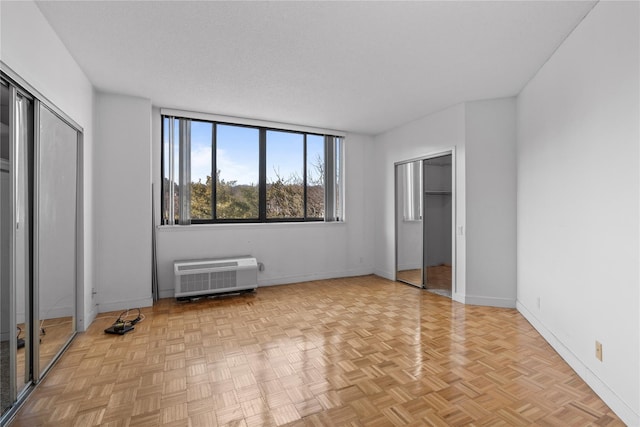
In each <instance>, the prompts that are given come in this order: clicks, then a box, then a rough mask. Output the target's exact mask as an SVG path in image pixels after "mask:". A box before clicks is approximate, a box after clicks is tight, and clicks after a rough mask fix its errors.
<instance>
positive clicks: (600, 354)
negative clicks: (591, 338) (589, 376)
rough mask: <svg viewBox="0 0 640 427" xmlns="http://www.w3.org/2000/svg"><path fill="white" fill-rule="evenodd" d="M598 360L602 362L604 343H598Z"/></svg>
mask: <svg viewBox="0 0 640 427" xmlns="http://www.w3.org/2000/svg"><path fill="white" fill-rule="evenodd" d="M596 359H598V360H599V361H601V362H602V343H601V342H600V341H596Z"/></svg>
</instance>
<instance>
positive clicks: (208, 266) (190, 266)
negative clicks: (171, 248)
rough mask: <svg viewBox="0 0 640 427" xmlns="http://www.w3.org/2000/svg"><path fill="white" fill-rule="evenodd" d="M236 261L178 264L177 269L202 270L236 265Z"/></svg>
mask: <svg viewBox="0 0 640 427" xmlns="http://www.w3.org/2000/svg"><path fill="white" fill-rule="evenodd" d="M237 266H238V261H231V262H212V263H209V264H207V263H202V264H184V265H179V266H178V271H191V270H204V269H211V268H222V267H237Z"/></svg>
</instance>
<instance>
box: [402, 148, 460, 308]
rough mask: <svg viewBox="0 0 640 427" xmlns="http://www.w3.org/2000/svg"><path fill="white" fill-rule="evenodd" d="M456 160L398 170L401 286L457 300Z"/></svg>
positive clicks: (428, 159) (440, 156)
mask: <svg viewBox="0 0 640 427" xmlns="http://www.w3.org/2000/svg"><path fill="white" fill-rule="evenodd" d="M454 159H455V154H454V151H453V150H449V151H446V152H442V153H437V154H434V155H429V156H425V157H423V158H419V159H413V160H409V161H405V162H399V163H396V165H395V176H396V186H395V188H396V210H395V211H396V221H395V222H396V280H398V281H401V282H404V283H407V284H410V285H413V286H417V287H420V288H424V289H426V290H428V291H430V292H434V293H437V294H439V295H443V296H447V297H449V298H451V295H452V292H453V289H454V286H455V280H454V277H455V273H454V271H455V269H454V261H455V256H454V254H455V233H454V229H455V185H454V182H455V162H454Z"/></svg>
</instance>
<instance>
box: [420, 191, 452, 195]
mask: <svg viewBox="0 0 640 427" xmlns="http://www.w3.org/2000/svg"><path fill="white" fill-rule="evenodd" d="M424 194H427V195H447V194H448V195H451V191H438V190H427V191H425V192H424Z"/></svg>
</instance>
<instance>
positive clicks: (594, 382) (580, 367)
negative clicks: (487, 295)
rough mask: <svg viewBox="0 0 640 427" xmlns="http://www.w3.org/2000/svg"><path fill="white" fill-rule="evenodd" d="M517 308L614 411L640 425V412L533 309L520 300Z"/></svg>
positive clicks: (634, 424)
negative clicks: (570, 347) (617, 392)
mask: <svg viewBox="0 0 640 427" xmlns="http://www.w3.org/2000/svg"><path fill="white" fill-rule="evenodd" d="M516 308H517V309H518V311H519V312H520V314H522V315H523V316H524V318H525V319H527V320H528V321H529V323H531V325H532V326H533V327H534V328H535V329H536V330H537V331H538V332H539V333H540V335H542V337H543V338H544V339H545V340H546V341H547V342H548V343H549V345H551V347H553V349H554V350H555V351H556V352H557V353H558V354H559V355H560V357H562V358H563V359H564V361H565V362H567V363H568V364H569V366H571V368H573V370H574V371H576V373H577V374H578V376H579V377H580V378H582V379H583V380H584V382H586V383H587V385H588V386H589V387H591V389H592V390H593V391H594V392H595V393H596V394H597V395H598V396H600V398H601V399H602V400H603V401H604V403H606V404H607V405H608V406H609V407H610V408H611V410H612V411H613V412H615V413H616V415H618V416H619V417H620V419H621V420H622V421H623V422H624V423H625V424H627V425H628V426H640V414H638V413H637V412H635V411H634V410H633V409H632V408H631V407H630V406H629V405H627V404H626V403H625V402H624V401H623V400H622V399H620V398H619V397H618V395H617V394H616V393H615V392H614V391H613V390H611V388H609V386H608V385H607V384H605V383H604V382H603V381H602V380H601V379H600V378H598V376H596V374H595V373H593V371H591V369H589V367H587V365H585V364H584V363H582V361H581V360H580V359H579V358H578V357H577V356H576V355H575V354H574V353H573V352H572V351H571V350H570V349H569V348H568V347H567V346H565V345H564V344H563V343H562V342H561V341H560V340H559V339H558V338H557V337H556V336H555V335H554V334H553V332H551V331H550V330H549V329H548V328H547V327H546V326H545V325H544V324H543V323H542V322H541V321H540V320H539V319H538V318H537V317H536V316H535V315H534V314H533V313H532V312H531V311H529V310H528V309H527V308H526V307H525V306H524V305H523V304H522V303H521V302H520V301H517V302H516Z"/></svg>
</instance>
